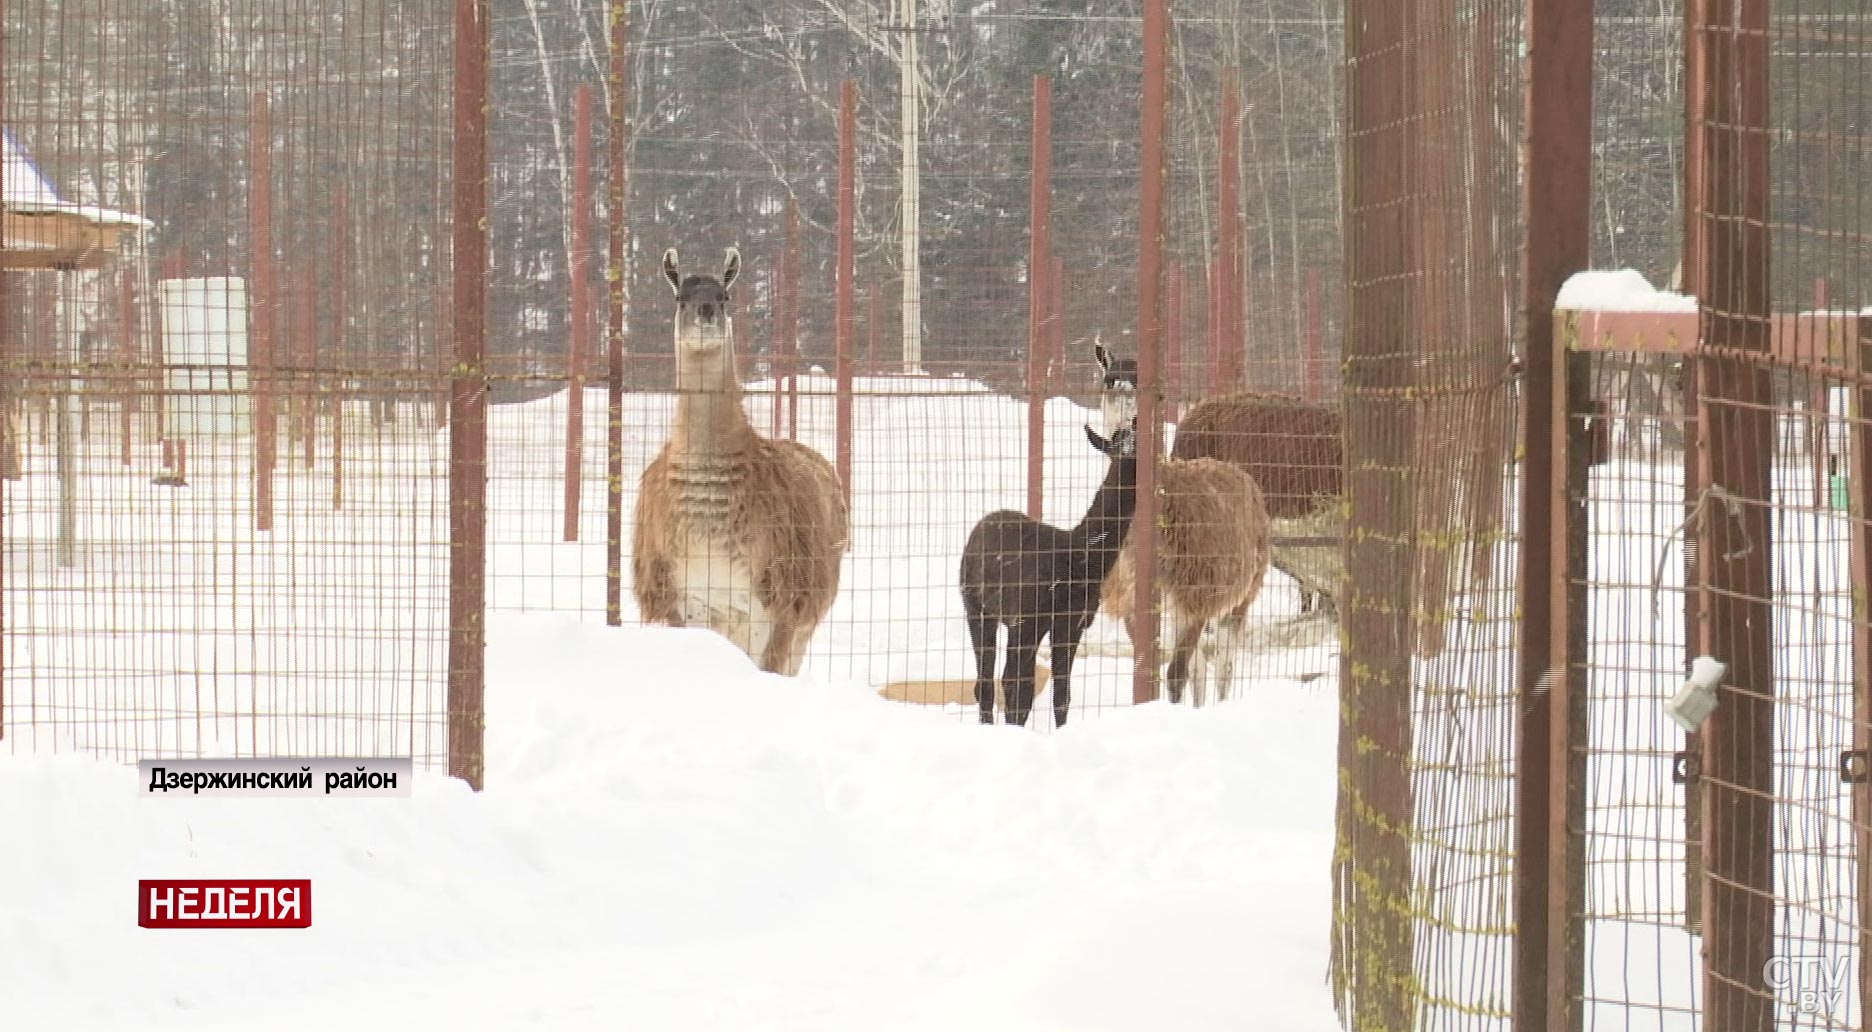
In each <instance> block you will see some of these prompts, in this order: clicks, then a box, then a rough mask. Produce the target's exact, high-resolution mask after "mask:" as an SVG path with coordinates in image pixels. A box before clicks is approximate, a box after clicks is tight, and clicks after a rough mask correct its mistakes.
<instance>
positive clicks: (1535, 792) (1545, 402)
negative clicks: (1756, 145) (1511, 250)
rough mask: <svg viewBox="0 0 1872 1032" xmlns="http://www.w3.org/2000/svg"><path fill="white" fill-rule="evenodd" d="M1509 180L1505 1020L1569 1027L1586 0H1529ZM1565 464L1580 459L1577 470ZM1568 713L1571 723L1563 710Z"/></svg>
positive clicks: (1576, 993) (1575, 892) (1578, 809)
mask: <svg viewBox="0 0 1872 1032" xmlns="http://www.w3.org/2000/svg"><path fill="white" fill-rule="evenodd" d="M1527 14H1528V26H1527V31H1528V39H1529V41H1530V46H1529V51H1528V58H1527V61H1528V68H1527V92H1526V96H1525V99H1524V104H1525V110H1526V126H1525V130H1524V131H1525V146H1526V148H1527V176H1526V180H1525V182H1524V184H1523V187H1522V204H1523V207H1524V209H1525V212H1526V219H1527V228H1526V239H1527V246H1526V250H1525V253H1524V256H1523V261H1524V267H1523V270H1522V277H1521V292H1522V296H1521V304H1522V311H1523V315H1524V318H1525V325H1526V327H1527V334H1528V340H1527V347H1526V349H1525V356H1526V358H1525V360H1524V365H1523V368H1522V371H1521V390H1522V395H1521V405H1522V419H1521V424H1522V427H1523V431H1522V436H1523V446H1524V448H1525V451H1524V453H1523V455H1524V457H1523V460H1522V463H1521V484H1520V490H1521V496H1520V502H1519V504H1520V513H1521V542H1522V545H1521V556H1520V576H1519V583H1518V585H1517V588H1518V595H1519V598H1520V602H1521V625H1520V638H1521V642H1520V650H1521V651H1520V655H1519V657H1518V663H1519V670H1518V674H1517V677H1516V683H1517V684H1518V685H1519V698H1520V706H1521V714H1522V717H1521V721H1520V726H1519V729H1518V730H1519V737H1518V740H1517V742H1516V748H1515V754H1516V757H1517V760H1516V765H1515V816H1516V821H1515V838H1516V841H1515V947H1514V949H1515V953H1514V970H1515V977H1514V990H1515V991H1514V1017H1515V1027H1516V1028H1525V1029H1541V1030H1552V1032H1564V1030H1567V1029H1575V1028H1578V1027H1579V1026H1580V1022H1581V1017H1582V1012H1581V1009H1580V1007H1579V997H1580V994H1581V992H1582V990H1583V979H1584V972H1585V969H1584V959H1585V952H1584V949H1585V940H1584V936H1583V934H1582V932H1583V929H1582V925H1583V923H1584V916H1583V915H1582V914H1581V913H1580V908H1581V903H1582V902H1583V892H1582V889H1583V886H1582V884H1581V883H1582V881H1583V879H1584V872H1585V867H1584V861H1583V854H1582V853H1581V852H1580V848H1579V847H1580V843H1579V841H1578V840H1577V837H1576V836H1577V835H1578V833H1579V831H1580V828H1581V824H1580V820H1579V819H1580V818H1581V817H1582V816H1583V812H1584V803H1585V795H1584V791H1585V780H1584V778H1583V776H1581V775H1583V773H1584V771H1583V765H1582V762H1583V759H1584V754H1583V753H1582V752H1580V751H1579V750H1582V749H1584V747H1585V745H1586V743H1585V742H1584V741H1583V740H1578V741H1576V740H1575V738H1576V732H1577V733H1578V734H1579V736H1581V737H1583V733H1584V730H1585V727H1584V722H1583V717H1584V714H1585V705H1586V697H1585V693H1586V683H1585V678H1584V672H1583V670H1581V669H1577V668H1576V664H1577V663H1582V662H1584V661H1585V656H1584V654H1583V653H1579V652H1577V651H1576V647H1577V646H1578V645H1579V642H1578V641H1577V640H1576V639H1577V638H1578V637H1579V636H1580V635H1583V634H1584V632H1585V630H1586V625H1585V615H1586V610H1585V596H1584V594H1583V593H1584V591H1585V588H1584V586H1579V587H1577V588H1576V587H1574V586H1573V585H1572V584H1571V583H1570V582H1569V578H1570V576H1571V575H1572V574H1574V573H1577V572H1579V571H1578V570H1576V569H1575V567H1576V565H1578V564H1583V563H1584V561H1585V544H1586V542H1585V540H1584V539H1583V536H1580V532H1582V531H1583V527H1584V524H1583V522H1582V521H1583V519H1584V517H1585V510H1584V507H1583V505H1579V504H1575V503H1574V501H1573V499H1572V494H1571V492H1572V491H1574V490H1580V491H1583V490H1584V488H1585V483H1584V481H1583V480H1580V481H1579V482H1577V483H1575V482H1574V477H1573V475H1574V474H1575V473H1576V472H1577V470H1576V468H1575V467H1576V465H1578V460H1582V459H1585V458H1587V457H1588V456H1587V453H1586V450H1585V449H1583V448H1578V447H1573V446H1572V445H1573V435H1574V426H1573V421H1572V418H1571V417H1572V404H1571V403H1572V401H1573V400H1575V399H1573V397H1572V393H1573V391H1572V388H1573V387H1574V386H1575V385H1574V383H1573V380H1574V375H1573V370H1572V363H1571V362H1570V360H1569V358H1568V356H1569V354H1570V351H1569V346H1568V345H1569V341H1568V340H1567V338H1566V335H1565V334H1564V333H1559V334H1557V333H1556V332H1555V323H1556V315H1555V312H1554V301H1555V298H1556V297H1557V296H1558V295H1559V292H1560V286H1561V284H1563V283H1564V282H1566V279H1567V277H1568V276H1570V275H1572V274H1573V273H1575V272H1577V271H1579V270H1581V269H1584V268H1586V267H1587V265H1588V263H1589V262H1590V259H1591V254H1590V247H1591V235H1590V231H1589V226H1590V203H1591V184H1592V58H1593V51H1592V40H1593V22H1592V10H1591V8H1590V7H1581V6H1580V5H1578V4H1572V3H1568V2H1567V0H1530V3H1529V4H1528V8H1527ZM1579 469H1584V466H1583V465H1580V466H1579ZM1576 718H1577V719H1576Z"/></svg>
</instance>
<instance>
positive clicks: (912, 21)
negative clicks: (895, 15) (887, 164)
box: [898, 0, 923, 376]
mask: <svg viewBox="0 0 1872 1032" xmlns="http://www.w3.org/2000/svg"><path fill="white" fill-rule="evenodd" d="M901 3H902V12H901V15H902V22H901V26H902V28H903V30H904V33H903V50H902V52H901V53H902V60H901V68H900V71H901V73H902V87H901V90H900V94H901V104H900V106H901V107H902V114H903V160H902V161H901V162H899V163H898V164H899V167H900V169H901V171H902V174H903V364H904V375H906V376H920V375H922V373H923V265H922V261H921V253H922V247H923V239H922V238H923V226H922V222H923V209H922V201H921V198H920V197H919V192H920V191H919V189H918V188H919V186H920V184H921V181H922V175H921V167H922V163H921V161H920V160H919V153H918V152H919V150H920V149H921V147H920V144H919V141H918V133H917V129H918V125H917V121H918V119H917V116H918V108H919V105H920V104H921V103H922V98H921V96H920V95H919V94H920V90H919V88H918V87H919V86H920V85H921V82H922V80H921V78H920V77H919V76H918V75H917V0H901Z"/></svg>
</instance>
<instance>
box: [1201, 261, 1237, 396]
mask: <svg viewBox="0 0 1872 1032" xmlns="http://www.w3.org/2000/svg"><path fill="white" fill-rule="evenodd" d="M1207 271H1208V276H1207V278H1206V279H1205V280H1204V281H1203V283H1204V291H1205V296H1204V298H1203V301H1204V305H1203V318H1204V320H1205V321H1206V324H1207V325H1206V326H1205V329H1206V330H1207V331H1208V332H1207V334H1206V336H1205V338H1204V340H1205V342H1206V344H1207V346H1208V348H1209V354H1208V362H1207V366H1206V368H1207V370H1208V372H1207V379H1208V383H1209V389H1210V390H1214V391H1220V392H1224V393H1226V392H1228V391H1230V390H1234V389H1236V388H1238V387H1239V386H1240V385H1239V384H1229V383H1224V382H1223V380H1222V375H1223V373H1222V370H1223V359H1222V259H1220V258H1211V259H1209V265H1208V270H1207Z"/></svg>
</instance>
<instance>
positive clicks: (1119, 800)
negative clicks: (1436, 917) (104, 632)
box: [0, 614, 1337, 1032]
mask: <svg viewBox="0 0 1872 1032" xmlns="http://www.w3.org/2000/svg"><path fill="white" fill-rule="evenodd" d="M1336 714H1337V702H1336V700H1335V698H1334V697H1333V695H1332V693H1331V692H1329V691H1318V690H1309V689H1301V688H1295V687H1292V686H1281V687H1276V686H1268V687H1263V688H1259V689H1257V690H1255V691H1253V692H1251V693H1249V694H1247V695H1246V696H1245V697H1243V698H1238V699H1236V700H1234V701H1231V702H1229V703H1227V704H1224V705H1220V706H1216V707H1213V708H1211V709H1209V710H1205V711H1203V712H1200V713H1199V712H1195V711H1192V710H1190V709H1188V708H1187V707H1184V708H1180V709H1178V708H1172V707H1170V706H1168V705H1166V704H1153V705H1150V706H1145V707H1137V708H1132V709H1129V710H1127V711H1125V712H1122V713H1115V714H1111V715H1108V716H1106V717H1104V718H1102V719H1099V720H1094V721H1088V722H1085V723H1084V724H1083V725H1073V726H1069V727H1068V728H1067V729H1066V731H1065V732H1064V733H1059V734H1053V735H1038V734H1034V733H1032V732H1030V731H1029V732H1023V731H1020V730H1017V729H1012V728H1006V727H994V728H983V727H979V726H971V725H969V724H967V723H965V722H962V721H959V720H956V719H953V718H952V717H949V716H945V715H943V714H942V713H941V712H940V711H936V710H931V709H926V708H920V707H910V706H904V705H901V704H896V703H890V702H886V701H883V700H881V699H879V698H878V697H877V696H876V695H875V694H874V693H873V692H872V691H870V690H869V688H868V687H867V686H864V685H859V684H838V683H832V684H828V683H821V682H819V681H815V680H810V679H801V680H789V679H785V678H779V677H775V676H772V675H768V674H763V673H760V672H758V671H756V670H754V669H753V667H752V665H751V664H750V663H749V662H748V661H747V660H746V659H745V657H743V656H741V655H740V654H739V653H738V652H735V651H734V650H733V649H732V648H731V647H729V646H728V645H727V644H726V643H724V642H722V641H721V640H720V639H718V638H716V637H714V636H713V635H711V634H709V633H707V632H703V631H681V630H667V629H641V628H626V629H623V630H615V629H607V628H603V627H601V626H595V625H593V624H590V623H580V622H577V621H575V620H572V619H570V618H568V617H563V616H552V615H544V616H538V615H518V614H502V615H500V616H497V617H496V618H495V619H494V620H493V621H492V623H491V625H490V647H489V671H488V740H487V744H488V757H489V759H488V772H487V785H488V787H487V790H486V791H485V792H484V793H482V794H480V795H475V794H472V793H470V792H469V791H468V790H467V789H466V788H465V787H463V786H462V785H461V784H460V783H458V782H454V781H451V780H449V779H446V778H444V777H441V776H439V775H429V774H425V775H422V776H420V777H419V778H418V780H417V783H416V786H415V791H414V794H413V796H412V797H411V798H407V799H378V800H368V801H364V800H359V801H351V802H335V801H329V800H324V799H281V800H266V799H201V798H186V799H172V798H150V797H145V796H139V794H138V793H139V789H140V788H141V786H140V785H136V784H133V782H134V781H135V768H134V767H126V766H123V765H119V764H111V763H103V762H98V761H95V760H91V759H87V758H83V757H80V756H75V755H60V756H38V757H27V756H3V755H0V828H4V829H6V838H7V840H8V842H9V846H8V848H6V849H3V850H0V885H5V886H6V887H7V888H6V890H5V895H6V905H5V906H0V986H3V987H4V993H3V994H0V995H4V997H5V1000H6V1003H5V1012H6V1019H5V1025H6V1027H9V1028H20V1029H60V1030H80V1029H99V1030H103V1029H110V1030H113V1032H115V1030H123V1029H169V1028H174V1029H191V1030H205V1029H235V1028H255V1027H266V1028H277V1029H302V1028H303V1029H331V1028H347V1029H349V1028H358V1029H389V1028H430V1027H449V1028H477V1029H479V1028H486V1029H520V1028H552V1029H618V1028H630V1029H682V1030H685V1032H688V1030H704V1029H723V1030H735V1032H743V1030H749V1029H801V1030H813V1032H830V1030H837V1029H852V1030H864V1032H871V1030H875V1029H932V1030H934V1029H955V1028H994V1029H1010V1030H1014V1029H1035V1030H1038V1029H1073V1030H1076V1032H1078V1030H1095V1029H1110V1030H1114V1032H1117V1030H1125V1032H1129V1030H1134V1029H1140V1028H1175V1029H1180V1030H1182V1029H1188V1030H1199V1029H1216V1030H1224V1029H1227V1030H1233V1029H1241V1028H1251V1027H1261V1028H1280V1029H1283V1030H1295V1032H1305V1030H1310V1029H1319V1030H1326V1029H1331V1028H1334V1027H1335V1025H1334V1023H1333V1019H1332V1011H1331V1005H1330V1001H1329V999H1328V996H1327V992H1326V987H1325V981H1324V979H1325V963H1326V929H1327V920H1328V913H1329V911H1328V887H1327V871H1328V866H1327V865H1328V861H1329V858H1330V854H1331V828H1332V794H1333V762H1334V745H1333V742H1334V726H1335V722H1336V719H1337V718H1336ZM162 877H301V878H310V879H311V880H312V883H313V901H314V904H313V926H312V927H311V928H310V929H308V930H303V931H149V930H142V929H139V928H137V927H136V917H135V905H134V894H135V887H136V881H137V879H139V878H162Z"/></svg>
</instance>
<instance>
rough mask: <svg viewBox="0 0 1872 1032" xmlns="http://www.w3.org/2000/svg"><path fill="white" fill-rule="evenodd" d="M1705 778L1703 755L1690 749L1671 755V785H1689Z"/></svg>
mask: <svg viewBox="0 0 1872 1032" xmlns="http://www.w3.org/2000/svg"><path fill="white" fill-rule="evenodd" d="M1702 776H1703V755H1702V754H1701V753H1698V752H1694V751H1692V750H1689V749H1685V750H1684V751H1682V752H1677V753H1672V754H1671V783H1672V784H1674V785H1688V784H1689V783H1691V782H1692V781H1695V780H1696V779H1698V778H1700V777H1702Z"/></svg>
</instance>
